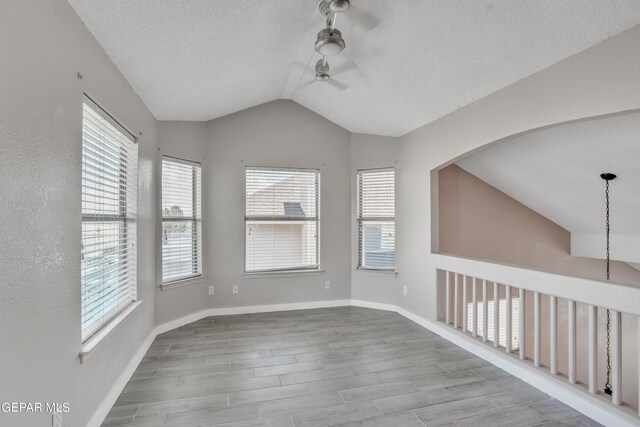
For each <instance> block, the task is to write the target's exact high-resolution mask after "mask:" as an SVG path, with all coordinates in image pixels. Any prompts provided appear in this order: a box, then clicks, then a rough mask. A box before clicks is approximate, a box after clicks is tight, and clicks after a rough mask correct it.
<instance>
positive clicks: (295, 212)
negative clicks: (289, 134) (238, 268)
mask: <svg viewBox="0 0 640 427" xmlns="http://www.w3.org/2000/svg"><path fill="white" fill-rule="evenodd" d="M245 178H246V181H245V183H246V189H245V190H246V191H245V198H246V202H245V218H244V223H245V264H244V270H245V272H248V273H249V272H267V271H290V270H310V269H316V270H317V269H319V262H318V246H319V245H318V231H319V230H318V227H319V224H318V222H319V217H318V211H319V206H318V205H319V199H318V194H319V187H320V172H319V171H318V170H308V169H307V170H301V169H270V168H246V170H245Z"/></svg>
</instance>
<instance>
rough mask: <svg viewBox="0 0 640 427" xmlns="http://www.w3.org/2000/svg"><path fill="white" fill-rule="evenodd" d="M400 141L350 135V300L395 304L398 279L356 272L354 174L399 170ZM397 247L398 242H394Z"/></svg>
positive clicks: (391, 138)
mask: <svg viewBox="0 0 640 427" xmlns="http://www.w3.org/2000/svg"><path fill="white" fill-rule="evenodd" d="M399 148H400V138H393V137H386V136H378V135H368V134H362V133H354V134H352V135H351V177H350V183H351V298H353V299H358V300H365V301H373V302H380V303H386V304H392V303H394V291H395V290H396V288H397V287H398V286H400V284H399V280H397V278H396V277H395V275H394V274H389V273H386V272H371V271H359V270H357V267H358V221H357V214H358V213H357V203H356V197H357V188H356V173H357V171H358V170H360V169H374V168H389V167H398V161H397V159H398V150H399ZM396 245H397V242H396Z"/></svg>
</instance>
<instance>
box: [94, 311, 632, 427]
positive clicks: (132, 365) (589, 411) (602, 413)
mask: <svg viewBox="0 0 640 427" xmlns="http://www.w3.org/2000/svg"><path fill="white" fill-rule="evenodd" d="M343 306H356V307H366V308H372V309H376V310H384V311H393V312H396V313H398V314H400V315H401V316H404V317H406V318H407V319H409V320H411V321H412V322H414V323H417V324H418V325H420V326H422V327H424V328H426V329H428V330H430V331H432V332H434V333H436V334H438V335H440V336H441V337H443V338H445V339H446V340H448V341H450V342H452V343H453V344H456V345H458V346H459V347H461V348H463V349H465V350H468V351H470V352H472V353H473V354H475V355H476V356H478V357H480V358H482V359H484V360H486V361H488V362H490V363H492V364H494V365H496V366H498V367H499V368H500V369H503V370H505V371H507V372H509V373H510V374H511V375H513V376H515V377H517V378H519V379H521V380H523V381H524V382H526V383H528V384H529V385H531V386H533V387H535V388H537V389H539V390H541V391H542V392H544V393H546V394H549V395H550V396H552V397H554V398H556V399H558V400H559V401H561V402H563V403H565V404H566V405H569V406H571V407H572V408H574V409H576V410H577V411H579V412H581V413H583V414H584V415H586V416H588V417H590V418H592V419H594V420H596V421H598V422H599V423H602V424H604V425H615V426H620V427H623V426H629V427H631V426H636V425H637V417H636V416H635V413H634V412H633V411H631V410H630V409H629V408H628V407H625V406H622V407H613V406H611V405H610V404H609V403H608V401H607V399H605V398H603V397H602V396H599V395H590V394H589V393H587V392H586V389H585V391H584V392H583V391H580V389H579V388H577V387H576V386H575V385H572V384H569V383H568V382H566V381H564V380H562V379H561V378H558V377H554V376H552V375H550V374H548V373H547V372H545V371H543V370H542V369H538V368H535V367H533V366H532V365H531V363H523V362H522V361H521V360H519V359H518V358H517V355H515V354H506V353H504V352H501V351H496V350H495V349H494V348H493V347H491V346H490V345H489V344H486V343H482V342H481V341H478V340H477V339H474V338H472V337H470V336H467V335H465V334H461V333H459V332H456V331H454V330H453V329H451V328H450V327H447V326H445V325H443V324H440V323H436V322H432V321H430V320H427V319H425V318H424V317H421V316H418V315H416V314H414V313H411V312H410V311H408V310H405V309H404V308H401V307H398V306H396V305H393V304H384V303H378V302H371V301H364V300H356V299H351V300H349V299H342V300H327V301H312V302H299V303H288V304H271V305H254V306H244V307H222V308H212V309H207V310H202V311H199V312H197V313H193V314H190V315H187V316H184V317H181V318H179V319H175V320H172V321H170V322H166V323H163V324H161V325H158V326H156V327H155V329H154V330H153V331H152V332H151V333H150V334H149V336H148V337H147V339H146V340H145V342H144V343H143V344H142V346H141V347H140V349H139V350H138V351H137V352H136V354H135V355H134V357H133V358H132V359H131V362H129V364H128V365H127V367H126V368H125V370H124V371H123V373H122V375H120V377H119V378H118V380H117V381H116V383H115V384H114V386H113V387H112V388H111V391H110V392H109V394H108V395H107V397H106V398H105V399H104V401H103V402H102V404H101V405H100V406H99V407H98V409H97V410H96V412H95V413H94V415H93V417H92V418H91V420H90V421H89V423H88V424H87V425H88V427H94V426H95V427H99V426H100V425H101V424H102V422H103V421H104V419H105V418H106V416H107V414H108V413H109V411H110V410H111V408H112V406H113V404H114V403H115V402H116V400H117V398H118V396H119V395H120V393H121V392H122V390H123V389H124V387H125V385H126V384H127V382H128V381H129V379H130V378H131V376H132V375H133V373H134V372H135V370H136V368H137V367H138V365H139V364H140V361H141V360H142V358H143V357H144V355H145V354H146V352H147V351H148V349H149V347H150V346H151V344H152V343H153V340H154V339H155V338H156V336H157V335H159V334H162V333H165V332H168V331H170V330H172V329H175V328H178V327H180V326H183V325H186V324H189V323H191V322H194V321H196V320H199V319H202V318H204V317H208V316H224V315H229V314H249V313H266V312H274V311H288V310H306V309H313V308H327V307H343Z"/></svg>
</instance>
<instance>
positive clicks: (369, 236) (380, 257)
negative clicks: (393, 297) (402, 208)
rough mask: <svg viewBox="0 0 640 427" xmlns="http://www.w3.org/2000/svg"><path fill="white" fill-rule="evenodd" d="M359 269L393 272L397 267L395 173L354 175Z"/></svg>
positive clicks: (359, 173) (364, 171)
mask: <svg viewBox="0 0 640 427" xmlns="http://www.w3.org/2000/svg"><path fill="white" fill-rule="evenodd" d="M357 193H358V200H357V212H358V268H361V269H372V270H393V269H394V268H395V264H396V249H395V247H396V238H395V236H396V232H395V214H396V213H395V212H396V209H395V171H394V169H370V170H361V171H358V174H357Z"/></svg>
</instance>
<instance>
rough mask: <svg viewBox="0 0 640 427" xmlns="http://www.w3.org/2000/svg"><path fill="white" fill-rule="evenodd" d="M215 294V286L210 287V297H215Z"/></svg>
mask: <svg viewBox="0 0 640 427" xmlns="http://www.w3.org/2000/svg"><path fill="white" fill-rule="evenodd" d="M214 292H215V289H214V288H213V286H209V295H213V294H214Z"/></svg>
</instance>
